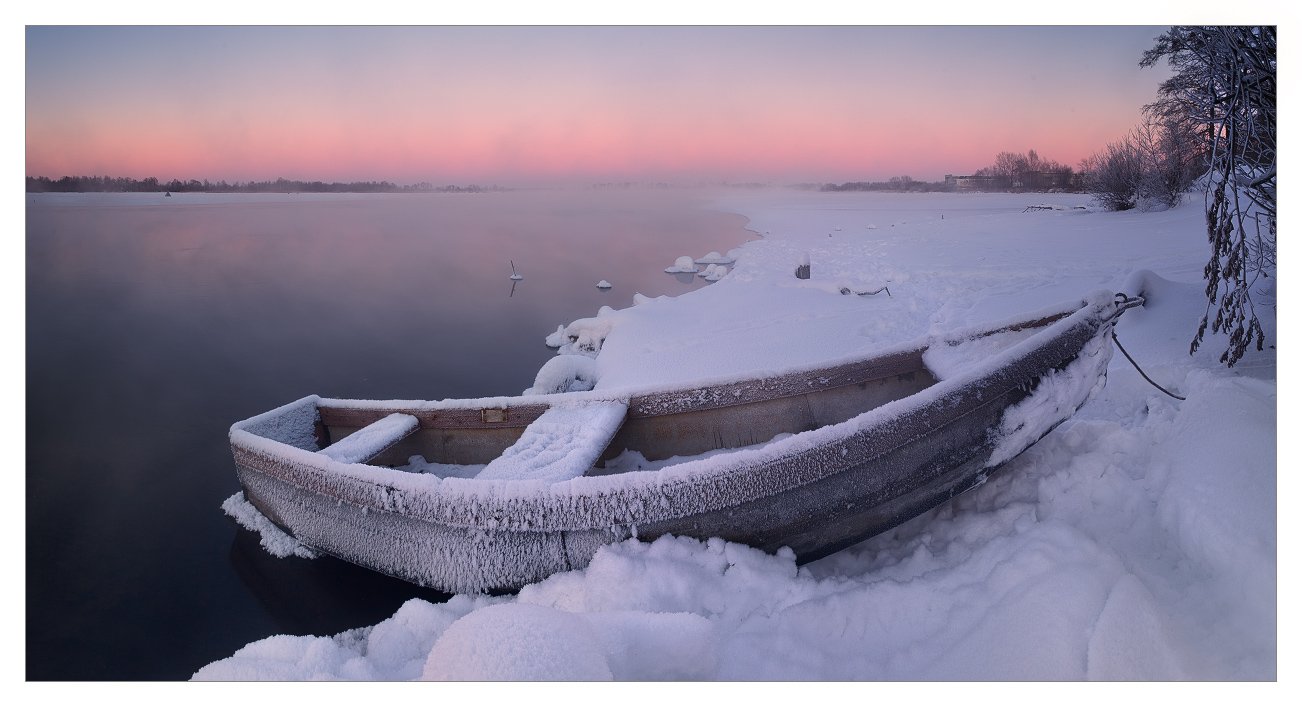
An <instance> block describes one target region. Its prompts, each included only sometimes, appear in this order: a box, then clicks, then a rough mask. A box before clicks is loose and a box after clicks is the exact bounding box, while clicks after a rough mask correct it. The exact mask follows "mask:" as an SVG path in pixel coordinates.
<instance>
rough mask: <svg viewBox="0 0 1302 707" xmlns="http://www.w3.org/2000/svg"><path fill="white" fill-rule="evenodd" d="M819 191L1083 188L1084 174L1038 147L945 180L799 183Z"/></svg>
mask: <svg viewBox="0 0 1302 707" xmlns="http://www.w3.org/2000/svg"><path fill="white" fill-rule="evenodd" d="M799 186H802V187H805V188H811V189H818V190H819V191H960V192H968V191H1006V192H1045V191H1053V192H1063V191H1081V190H1082V189H1083V186H1084V184H1083V175H1082V174H1081V173H1080V172H1077V171H1075V170H1073V169H1072V168H1071V167H1068V166H1067V165H1065V164H1062V163H1061V162H1056V161H1054V160H1050V159H1045V158H1043V157H1041V156H1040V155H1038V154H1036V152H1035V150H1028V151H1027V152H1026V153H1019V152H1000V153H999V154H998V155H996V156H995V163H994V164H993V165H991V166H989V167H982V168H981V169H978V170H977V171H976V172H974V173H972V174H967V175H954V174H947V175H945V181H943V182H921V181H918V180H916V179H914V178H912V177H909V176H902V177H891V178H890V179H889V180H887V181H885V182H845V183H843V184H811V185H799Z"/></svg>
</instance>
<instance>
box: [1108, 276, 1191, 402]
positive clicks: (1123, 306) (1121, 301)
mask: <svg viewBox="0 0 1302 707" xmlns="http://www.w3.org/2000/svg"><path fill="white" fill-rule="evenodd" d="M1116 305H1117V311H1116V312H1115V313H1114V314H1113V315H1112V319H1113V320H1114V322H1115V320H1116V319H1118V318H1120V317H1121V314H1122V313H1123V312H1125V311H1126V310H1128V309H1132V308H1134V307H1142V306H1143V305H1144V298H1143V297H1131V296H1130V295H1127V294H1126V293H1124V292H1118V293H1117V295H1116ZM1111 333H1112V343H1114V344H1116V345H1117V350H1119V351H1121V353H1122V355H1123V356H1125V357H1126V360H1127V361H1129V362H1130V365H1132V366H1134V367H1135V370H1136V371H1138V372H1139V375H1141V376H1143V377H1144V380H1146V381H1148V383H1149V385H1152V386H1153V387H1154V388H1157V389H1158V390H1160V391H1162V392H1163V393H1166V394H1167V395H1169V396H1171V397H1173V398H1175V399H1176V400H1184V398H1183V397H1182V396H1179V395H1176V394H1175V393H1172V392H1171V391H1169V390H1167V389H1166V388H1163V387H1162V386H1160V385H1158V384H1157V381H1154V380H1153V379H1152V378H1149V377H1148V374H1147V373H1144V369H1142V368H1140V367H1139V364H1138V363H1135V359H1134V357H1132V356H1131V355H1130V353H1129V352H1128V351H1126V347H1124V346H1122V345H1121V339H1118V338H1117V328H1116V326H1115V325H1114V326H1113V327H1112V332H1111Z"/></svg>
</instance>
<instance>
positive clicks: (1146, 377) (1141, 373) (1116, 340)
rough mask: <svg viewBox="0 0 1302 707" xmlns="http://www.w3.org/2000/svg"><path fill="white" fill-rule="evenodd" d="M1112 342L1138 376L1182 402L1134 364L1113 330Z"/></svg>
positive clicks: (1177, 396) (1180, 398) (1133, 360)
mask: <svg viewBox="0 0 1302 707" xmlns="http://www.w3.org/2000/svg"><path fill="white" fill-rule="evenodd" d="M1112 341H1114V342H1115V343H1116V345H1117V348H1118V349H1121V353H1123V354H1125V356H1126V360H1127V361H1129V362H1130V365H1132V366H1134V367H1135V370H1136V371H1139V375H1141V376H1143V377H1144V380H1146V381H1148V382H1149V383H1150V384H1152V386H1153V387H1154V388H1157V389H1158V390H1160V391H1162V392H1163V393H1166V394H1167V395H1169V396H1171V397H1173V398H1175V399H1176V400H1184V398H1182V397H1180V396H1179V395H1176V394H1175V393H1172V392H1171V391H1169V390H1167V389H1166V388H1163V387H1162V386H1160V385H1158V384H1157V383H1156V382H1154V381H1153V379H1152V378H1149V377H1148V374H1147V373H1144V369H1142V368H1140V367H1139V364H1138V363H1135V359H1133V358H1131V357H1130V354H1129V353H1127V352H1126V347H1124V346H1122V345H1121V340H1120V339H1118V338H1117V332H1116V330H1115V329H1113V330H1112Z"/></svg>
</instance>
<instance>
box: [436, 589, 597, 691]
mask: <svg viewBox="0 0 1302 707" xmlns="http://www.w3.org/2000/svg"><path fill="white" fill-rule="evenodd" d="M613 677H614V676H613V675H612V674H611V672H610V665H609V664H608V663H607V662H606V657H605V655H604V652H603V651H602V649H601V645H600V639H599V638H598V636H597V635H596V634H595V633H594V632H593V631H592V630H591V628H589V627H588V625H587V622H586V621H584V620H583V618H582V617H581V616H578V615H574V614H569V613H566V612H564V611H558V610H556V609H550V608H547V607H543V606H532V605H529V604H506V605H500V606H490V607H487V608H484V609H481V610H479V611H477V612H474V613H472V614H470V615H468V616H466V617H464V618H462V619H460V620H458V621H457V622H456V623H454V624H452V625H451V626H449V627H448V629H447V630H446V631H444V632H443V635H442V636H440V637H439V639H438V642H437V643H435V644H434V648H433V649H432V650H431V651H430V653H429V658H428V659H427V661H426V662H425V670H424V672H423V673H422V674H421V679H423V680H478V681H486V680H493V681H505V680H512V681H515V680H584V681H587V680H610V679H612V678H613Z"/></svg>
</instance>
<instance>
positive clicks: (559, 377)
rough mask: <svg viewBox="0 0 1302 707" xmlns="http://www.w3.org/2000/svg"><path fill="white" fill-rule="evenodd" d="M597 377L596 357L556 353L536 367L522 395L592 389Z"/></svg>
mask: <svg viewBox="0 0 1302 707" xmlns="http://www.w3.org/2000/svg"><path fill="white" fill-rule="evenodd" d="M562 328H563V327H562ZM598 379H599V378H598V375H597V361H596V359H594V358H592V357H591V356H583V355H580V354H558V355H556V356H553V357H552V358H550V359H548V360H547V363H544V364H543V365H542V368H540V369H538V375H537V376H536V377H535V378H534V380H533V387H530V388H526V389H525V391H524V393H523V395H546V394H548V393H573V392H575V391H580V390H592V389H593V388H595V387H596V385H597V381H598Z"/></svg>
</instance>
